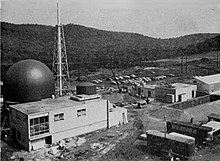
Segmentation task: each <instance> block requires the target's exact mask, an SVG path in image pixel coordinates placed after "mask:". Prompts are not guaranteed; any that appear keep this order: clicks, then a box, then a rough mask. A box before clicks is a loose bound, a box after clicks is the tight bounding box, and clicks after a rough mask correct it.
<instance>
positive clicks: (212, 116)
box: [207, 113, 220, 122]
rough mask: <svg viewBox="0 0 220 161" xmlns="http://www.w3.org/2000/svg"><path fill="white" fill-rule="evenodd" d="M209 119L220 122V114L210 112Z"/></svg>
mask: <svg viewBox="0 0 220 161" xmlns="http://www.w3.org/2000/svg"><path fill="white" fill-rule="evenodd" d="M207 117H208V121H218V122H220V115H219V114H216V113H210V114H209V115H208V116H207Z"/></svg>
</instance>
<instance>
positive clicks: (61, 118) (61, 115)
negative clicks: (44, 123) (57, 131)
mask: <svg viewBox="0 0 220 161" xmlns="http://www.w3.org/2000/svg"><path fill="white" fill-rule="evenodd" d="M61 120H64V113H60V114H56V115H54V121H61Z"/></svg>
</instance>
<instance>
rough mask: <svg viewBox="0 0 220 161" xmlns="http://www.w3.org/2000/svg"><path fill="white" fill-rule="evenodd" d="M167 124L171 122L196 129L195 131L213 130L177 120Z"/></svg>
mask: <svg viewBox="0 0 220 161" xmlns="http://www.w3.org/2000/svg"><path fill="white" fill-rule="evenodd" d="M167 122H170V123H172V124H177V125H180V126H186V127H191V128H195V129H201V130H206V131H212V129H211V128H209V127H204V126H200V125H196V124H193V123H191V122H183V121H177V120H171V121H167Z"/></svg>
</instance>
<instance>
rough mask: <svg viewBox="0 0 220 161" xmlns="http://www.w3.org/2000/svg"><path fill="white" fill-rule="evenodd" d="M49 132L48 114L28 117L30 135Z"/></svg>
mask: <svg viewBox="0 0 220 161" xmlns="http://www.w3.org/2000/svg"><path fill="white" fill-rule="evenodd" d="M48 132H49V116H42V117H37V118H33V119H30V136H35V135H40V134H44V133H48Z"/></svg>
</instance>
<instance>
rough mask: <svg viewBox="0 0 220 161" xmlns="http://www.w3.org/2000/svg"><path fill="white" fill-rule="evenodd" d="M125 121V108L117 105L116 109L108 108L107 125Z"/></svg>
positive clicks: (126, 121) (126, 120) (124, 122)
mask: <svg viewBox="0 0 220 161" xmlns="http://www.w3.org/2000/svg"><path fill="white" fill-rule="evenodd" d="M126 123H128V119H127V109H125V108H120V107H117V109H115V108H113V109H112V110H110V112H109V127H112V126H115V125H120V124H126Z"/></svg>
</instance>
